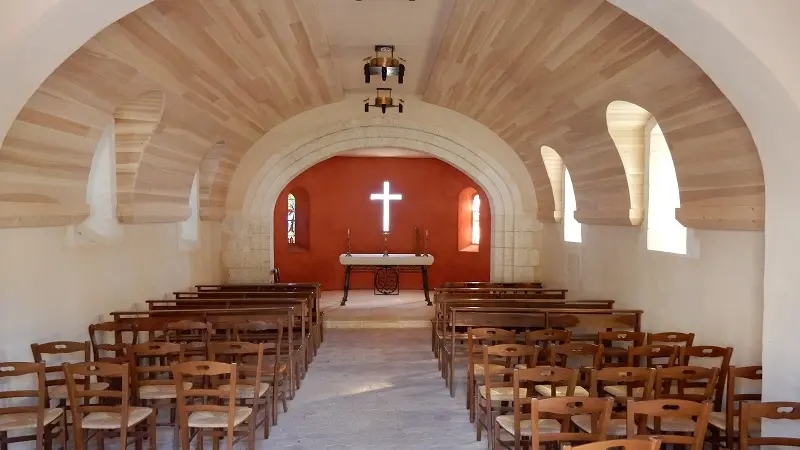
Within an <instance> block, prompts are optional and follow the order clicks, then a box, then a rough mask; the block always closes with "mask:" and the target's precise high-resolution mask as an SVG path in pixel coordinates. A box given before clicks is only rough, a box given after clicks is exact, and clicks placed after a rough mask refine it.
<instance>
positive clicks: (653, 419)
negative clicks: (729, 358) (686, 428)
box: [626, 399, 712, 450]
mask: <svg viewBox="0 0 800 450" xmlns="http://www.w3.org/2000/svg"><path fill="white" fill-rule="evenodd" d="M711 406H712V405H711V402H710V401H705V402H702V403H698V402H693V401H690V400H679V399H656V400H643V401H634V400H633V399H629V400H628V407H627V410H628V416H627V419H626V420H627V427H626V428H627V431H628V439H642V438H648V437H650V436H653V435H656V436H658V437H659V438H660V439H661V442H662V443H664V444H682V445H687V446H689V448H690V449H691V450H703V439H704V437H705V434H706V429H707V427H708V415H709V413H710V412H711ZM665 421H670V422H692V423H694V424H695V426H694V428H693V429H692V430H690V432H688V433H686V434H667V433H665V432H664V430H661V429H660V428H659V427H658V426H656V427H655V429H652V428H651V427H650V426H649V425H648V424H653V423H655V424H657V425H658V424H660V423H661V422H665Z"/></svg>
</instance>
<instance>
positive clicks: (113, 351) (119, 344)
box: [89, 322, 139, 364]
mask: <svg viewBox="0 0 800 450" xmlns="http://www.w3.org/2000/svg"><path fill="white" fill-rule="evenodd" d="M106 333H113V336H112V338H111V339H108V336H107V335H106ZM123 333H130V334H131V335H130V339H127V340H126V339H124V336H123ZM104 338H106V339H104ZM89 340H90V341H91V343H92V356H94V360H95V361H106V362H115V363H117V364H121V363H124V362H127V361H128V357H127V355H126V354H125V352H126V351H127V348H128V346H129V345H136V343H137V342H138V341H139V330H137V329H136V324H133V323H120V322H102V323H95V324H92V325H89ZM109 353H110V354H109Z"/></svg>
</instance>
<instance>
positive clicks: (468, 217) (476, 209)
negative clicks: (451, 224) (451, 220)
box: [458, 188, 481, 252]
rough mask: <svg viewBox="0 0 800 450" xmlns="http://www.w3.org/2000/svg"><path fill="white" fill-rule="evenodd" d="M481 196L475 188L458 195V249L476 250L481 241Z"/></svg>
mask: <svg viewBox="0 0 800 450" xmlns="http://www.w3.org/2000/svg"><path fill="white" fill-rule="evenodd" d="M480 218H481V197H480V195H478V191H477V190H476V189H475V188H466V189H464V190H463V191H461V194H459V196H458V250H459V251H462V252H477V251H478V250H479V249H480V243H481V220H480Z"/></svg>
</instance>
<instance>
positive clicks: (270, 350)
mask: <svg viewBox="0 0 800 450" xmlns="http://www.w3.org/2000/svg"><path fill="white" fill-rule="evenodd" d="M283 328H284V325H283V322H281V321H276V322H265V321H249V322H245V323H237V324H236V325H235V326H234V339H235V340H236V341H240V342H254V343H261V344H264V353H265V362H264V364H263V365H262V374H261V376H262V378H263V379H264V381H265V382H266V383H267V384H268V385H269V386H270V394H271V395H272V399H271V400H270V406H271V412H270V417H271V418H272V425H277V424H278V401H279V400H280V402H281V403H282V404H283V412H284V413H286V412H288V411H289V407H288V405H287V401H286V399H287V397H289V396H290V392H291V389H292V386H293V384H292V380H291V378H290V373H289V370H288V366H287V364H286V363H284V362H283V359H282V353H281V349H282V348H283V346H282V343H283ZM245 360H247V358H245Z"/></svg>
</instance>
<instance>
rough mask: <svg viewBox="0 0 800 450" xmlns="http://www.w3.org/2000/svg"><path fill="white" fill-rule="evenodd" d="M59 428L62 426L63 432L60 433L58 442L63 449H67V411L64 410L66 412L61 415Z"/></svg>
mask: <svg viewBox="0 0 800 450" xmlns="http://www.w3.org/2000/svg"><path fill="white" fill-rule="evenodd" d="M59 428H61V433H59V435H58V444H59V445H60V446H61V450H67V412H66V411H64V414H62V415H61V418H60V419H59Z"/></svg>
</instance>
